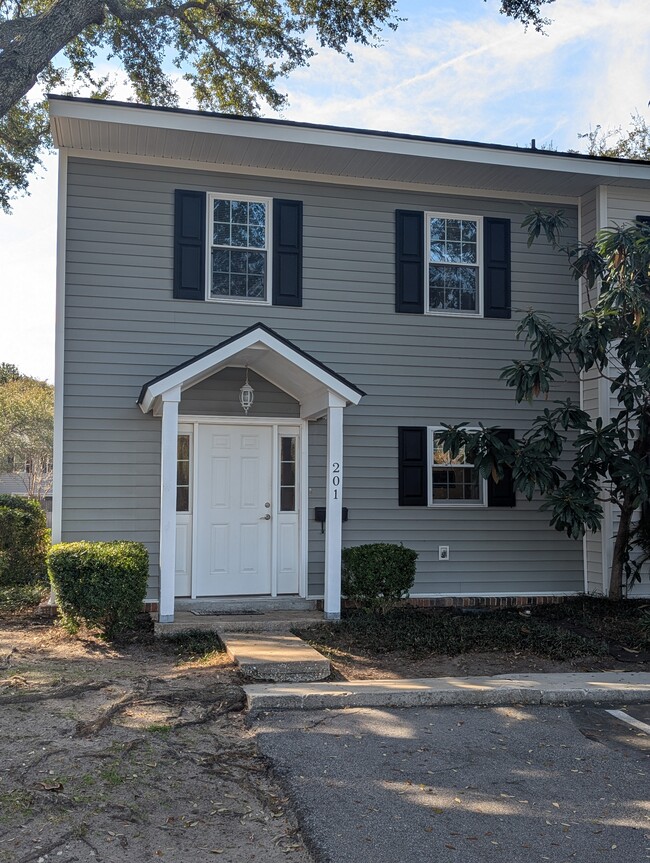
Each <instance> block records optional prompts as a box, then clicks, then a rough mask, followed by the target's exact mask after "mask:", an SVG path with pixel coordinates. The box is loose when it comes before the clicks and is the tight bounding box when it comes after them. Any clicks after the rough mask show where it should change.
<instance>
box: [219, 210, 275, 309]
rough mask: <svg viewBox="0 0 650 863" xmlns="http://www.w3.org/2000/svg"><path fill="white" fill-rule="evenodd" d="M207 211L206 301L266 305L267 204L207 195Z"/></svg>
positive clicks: (268, 218)
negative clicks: (208, 253) (207, 258)
mask: <svg viewBox="0 0 650 863" xmlns="http://www.w3.org/2000/svg"><path fill="white" fill-rule="evenodd" d="M208 212H209V219H208V223H209V224H208V228H209V243H210V246H211V252H210V274H209V279H208V288H209V297H210V299H212V300H232V301H236V302H256V303H266V302H269V293H270V292H269V248H270V217H271V202H270V201H269V200H267V199H265V198H246V197H241V196H234V195H233V196H228V195H211V196H210V198H209V201H208Z"/></svg>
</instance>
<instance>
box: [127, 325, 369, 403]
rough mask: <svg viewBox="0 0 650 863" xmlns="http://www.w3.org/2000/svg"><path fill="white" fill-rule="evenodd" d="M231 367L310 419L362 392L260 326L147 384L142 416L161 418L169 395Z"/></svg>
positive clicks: (357, 397)
mask: <svg viewBox="0 0 650 863" xmlns="http://www.w3.org/2000/svg"><path fill="white" fill-rule="evenodd" d="M228 366H231V367H232V366H241V367H242V368H244V367H246V366H247V367H248V368H249V369H251V370H252V371H254V372H257V374H259V375H261V376H262V377H264V378H266V379H267V380H268V381H270V382H271V383H272V384H274V385H275V386H277V387H279V388H280V389H281V390H284V392H286V393H288V395H290V396H292V397H293V398H294V399H296V401H298V402H299V403H300V406H301V411H300V415H301V417H302V418H303V419H311V418H315V417H317V416H320V415H322V414H323V413H325V411H326V410H327V408H328V407H330V406H331V405H333V404H337V405H340V406H341V407H344V406H346V405H349V404H358V402H359V401H360V400H361V398H362V396H363V395H364V393H363V392H362V391H361V390H360V389H358V387H355V386H354V385H353V384H351V383H349V381H346V380H345V378H343V377H341V375H339V374H337V373H336V372H334V371H332V370H331V369H328V368H327V367H326V366H325V365H323V364H322V363H320V362H319V361H318V360H316V359H314V358H313V357H311V356H310V355H309V354H307V353H305V352H304V351H302V350H300V349H299V348H297V347H296V346H295V345H293V344H292V343H291V342H289V341H288V340H287V339H284V338H282V337H281V336H279V335H278V334H277V333H275V332H274V331H273V330H271V329H270V328H269V327H266V326H265V325H264V324H256V325H255V326H253V327H250V328H249V329H248V330H245V331H244V332H243V333H240V334H239V335H237V336H234V337H233V338H231V339H228V340H227V341H225V342H222V343H221V344H220V345H217V346H216V347H215V348H212V349H211V350H209V351H206V352H205V353H203V354H200V355H199V356H197V357H193V358H192V359H190V360H188V361H187V362H186V363H183V364H182V365H180V366H176V367H175V368H172V369H170V370H169V371H168V372H165V373H164V374H162V375H160V376H158V377H157V378H154V379H153V380H151V381H149V382H148V383H146V384H145V385H144V386H143V388H142V391H141V393H140V398H139V399H138V404H139V406H140V408H141V410H142V411H143V413H148V412H149V411H153V413H154V414H157V413H159V411H160V406H161V403H162V401H163V400H164V396H165V393H168V392H170V391H173V390H175V389H178V388H180V391H181V392H183V391H185V390H187V389H190V388H191V387H193V386H195V385H196V384H198V383H200V382H201V381H203V380H205V379H206V378H209V377H211V376H212V375H214V374H217V373H218V372H220V371H222V370H223V369H225V368H226V367H228Z"/></svg>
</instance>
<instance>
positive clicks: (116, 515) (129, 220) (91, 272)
mask: <svg viewBox="0 0 650 863" xmlns="http://www.w3.org/2000/svg"><path fill="white" fill-rule="evenodd" d="M51 115H52V131H53V135H54V140H55V143H56V146H57V147H58V149H59V157H60V161H59V165H60V168H59V226H58V231H59V233H58V271H57V339H56V345H57V347H56V351H57V354H56V435H55V490H54V514H53V532H54V539H55V541H56V540H59V539H62V540H73V539H113V538H124V539H133V540H139V541H142V542H144V543H146V545H147V546H148V548H149V551H150V556H151V564H152V566H151V578H150V585H149V596H148V600H149V601H150V602H151V603H157V604H159V612H160V619H161V621H163V622H164V621H171V620H173V616H174V609H175V608H178V607H187V606H188V605H191V603H192V602H199V601H201V602H204V603H206V602H209V601H214V602H215V603H217V602H219V603H221V604H222V605H223V604H227V603H228V602H232V603H240V604H241V603H249V604H251V605H252V604H253V603H258V604H263V603H265V602H266V603H268V604H269V605H270V604H272V603H275V604H278V605H282V603H286V604H287V605H290V604H292V603H293V604H299V603H300V602H301V601H304V602H310V601H311V602H314V601H319V600H320V601H322V602H323V604H324V612H325V614H326V616H329V617H334V618H335V617H337V616H338V615H339V613H340V602H341V589H340V563H341V548H342V546H347V545H356V544H360V543H367V542H376V541H388V542H403V543H404V544H405V545H408V546H409V547H411V548H413V549H415V550H416V551H417V552H418V554H419V558H418V564H417V578H416V582H415V586H414V589H413V591H412V596H413V597H414V598H417V599H421V600H423V601H425V600H431V601H445V602H447V601H448V602H450V603H451V602H452V601H464V600H468V599H470V598H476V597H490V598H492V599H493V601H494V604H498V603H500V602H502V601H504V600H508V601H510V600H512V599H514V598H530V597H553V596H557V595H565V594H571V593H576V592H581V591H584V590H586V591H594V590H598V591H602V590H603V589H604V588H605V587H606V581H607V570H608V556H609V555H610V554H611V521H612V515H611V513H608V519H609V521H606V524H605V529H604V530H603V532H602V533H601V534H598V535H595V536H590V537H588V538H586V539H585V541H584V542H583V543H580V542H576V541H573V540H570V539H568V538H566V537H565V536H564V535H562V534H560V533H558V532H557V531H555V530H554V529H552V528H551V527H550V526H549V523H548V515H547V514H546V513H544V512H540V511H539V501H533V502H528V501H527V500H525V499H522V498H521V497H520V496H517V495H516V494H515V493H514V492H513V489H512V487H511V485H510V483H509V482H508V479H507V478H505V479H504V480H503V481H502V482H501V483H498V484H493V483H492V482H491V481H485V480H483V479H481V478H480V477H479V476H478V474H477V471H476V470H475V469H474V468H473V466H472V465H471V464H466V463H464V462H463V461H462V460H461V459H456V460H455V462H454V463H450V462H449V459H448V457H447V456H446V454H445V452H444V451H443V449H442V448H441V447H440V446H439V443H438V438H437V431H438V429H439V428H440V426H441V424H442V423H456V422H460V421H469V422H470V423H472V424H476V423H479V422H482V423H485V424H489V425H497V426H499V427H501V428H502V429H503V432H504V434H506V435H507V434H508V433H512V432H513V431H514V432H516V433H521V432H523V431H524V430H525V429H526V428H527V427H528V426H529V424H530V422H531V420H532V418H533V417H534V416H535V415H536V413H537V411H538V406H536V405H532V406H531V405H527V404H524V405H517V404H516V403H515V401H514V398H513V394H512V391H510V390H508V389H507V388H506V387H505V386H504V384H503V382H502V381H500V380H499V373H500V370H501V369H502V368H503V367H504V365H506V364H507V363H508V362H509V361H511V360H512V359H514V358H517V357H523V356H525V348H524V347H523V346H522V345H521V344H520V343H518V342H516V340H515V329H516V326H517V322H518V320H519V319H520V317H521V315H522V312H523V311H524V310H526V309H527V308H529V307H531V306H532V307H535V308H536V309H539V310H541V311H544V312H546V313H548V314H549V315H550V316H551V317H552V319H553V320H554V321H555V322H556V323H557V324H559V325H567V326H568V325H569V324H570V323H571V321H572V320H573V319H575V317H576V315H577V314H578V312H579V310H580V308H581V305H582V304H583V303H584V297H581V296H580V292H579V290H578V289H577V288H576V285H575V283H574V281H573V280H572V279H571V278H570V276H569V274H568V271H567V265H566V259H565V258H564V257H563V255H562V254H561V253H558V252H556V251H554V250H553V249H552V248H551V247H549V246H548V245H547V244H545V243H543V242H540V243H538V244H535V245H534V246H533V247H531V248H528V246H527V242H526V240H527V235H526V232H525V231H524V230H523V229H522V227H521V223H522V220H523V219H524V218H525V216H526V215H527V213H528V212H529V211H530V209H531V208H532V207H544V208H547V209H554V208H562V209H563V210H564V212H565V215H566V217H567V218H568V221H569V227H568V229H567V234H566V239H567V240H568V241H570V240H574V239H576V238H578V237H582V238H583V239H587V238H589V237H590V236H592V235H593V233H594V231H595V230H597V229H598V228H599V227H601V226H604V225H607V224H609V223H612V222H615V221H626V220H629V219H634V218H635V217H636V215H638V214H644V213H645V214H647V213H650V165H647V164H641V163H634V162H626V161H622V160H612V159H596V158H590V157H586V156H581V155H569V154H563V153H553V152H543V151H536V150H528V149H522V148H516V147H505V146H496V145H486V144H476V143H471V142H463V141H447V140H440V139H435V138H424V137H419V136H409V135H401V134H391V133H386V132H374V131H361V130H356V129H344V128H333V127H328V126H317V125H312V124H302V123H293V122H285V121H281V120H260V119H245V118H236V117H231V116H223V115H216V114H207V113H201V112H196V111H187V110H171V109H152V108H149V107H143V106H138V105H132V104H121V103H116V102H98V101H91V100H83V99H72V98H67V97H54V98H52V100H51ZM566 371H567V377H566V378H565V380H564V382H563V383H562V384H561V385H560V386H559V387H558V388H557V390H556V393H555V394H554V396H555V397H557V398H566V397H569V396H570V397H572V398H574V399H576V400H578V399H582V401H583V403H584V404H585V406H587V407H588V408H589V410H591V411H592V412H593V414H594V416H596V415H598V414H602V415H606V414H607V411H608V410H609V399H608V392H607V390H606V387H603V385H601V384H599V383H597V382H595V381H591V380H583V381H580V380H578V379H577V378H575V377H572V376H571V374H570V372H569V370H568V369H567V370H566Z"/></svg>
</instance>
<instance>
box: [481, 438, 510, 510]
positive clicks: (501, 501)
mask: <svg viewBox="0 0 650 863" xmlns="http://www.w3.org/2000/svg"><path fill="white" fill-rule="evenodd" d="M497 434H498V437H499V439H500V440H502V441H503V443H508V441H509V440H512V438H513V437H514V436H515V433H514V431H513V429H500V430H499V432H498V433H497ZM516 505H517V496H516V494H515V488H514V486H513V484H512V469H511V468H506V469H505V471H504V474H503V478H502V479H500V480H499V482H495V481H494V480H493V479H492V477H489V478H488V506H516Z"/></svg>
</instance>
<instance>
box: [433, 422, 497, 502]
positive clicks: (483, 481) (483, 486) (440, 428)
mask: <svg viewBox="0 0 650 863" xmlns="http://www.w3.org/2000/svg"><path fill="white" fill-rule="evenodd" d="M441 431H445V428H444V426H427V435H428V437H427V487H428V495H427V497H428V501H429V503H428V506H430V507H433V508H434V509H485V508H486V507H487V505H488V488H487V484H488V482H487V479H485V478H484V477H482V476H481V475H480V474H479V483H480V488H481V499H480V500H460V501H458V502H454V501H452V500H441V501H435V500H434V498H433V467H434V465H433V439H434V436H435V434H436V432H441ZM466 431H469V432H477V431H480V428H479V427H478V426H471V427H469V428H467V429H466ZM473 466H474V465H473V464H472V465H470V464H465V465H453V467H473Z"/></svg>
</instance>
